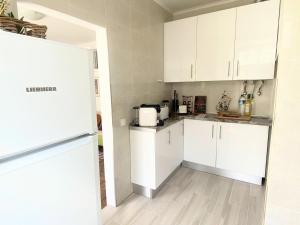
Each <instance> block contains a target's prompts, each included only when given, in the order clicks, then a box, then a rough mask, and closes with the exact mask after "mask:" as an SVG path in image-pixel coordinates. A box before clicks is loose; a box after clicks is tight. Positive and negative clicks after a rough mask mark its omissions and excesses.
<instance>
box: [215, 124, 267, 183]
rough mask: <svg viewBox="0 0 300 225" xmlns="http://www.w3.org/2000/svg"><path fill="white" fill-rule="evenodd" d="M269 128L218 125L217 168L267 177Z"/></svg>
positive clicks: (247, 125)
mask: <svg viewBox="0 0 300 225" xmlns="http://www.w3.org/2000/svg"><path fill="white" fill-rule="evenodd" d="M268 132H269V127H267V126H259V125H249V124H237V123H218V141H217V165H216V167H217V168H220V169H226V170H230V171H233V172H238V173H240V174H245V175H252V176H257V177H265V168H266V157H267V148H268Z"/></svg>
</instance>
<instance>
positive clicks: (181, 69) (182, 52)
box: [164, 17, 197, 82]
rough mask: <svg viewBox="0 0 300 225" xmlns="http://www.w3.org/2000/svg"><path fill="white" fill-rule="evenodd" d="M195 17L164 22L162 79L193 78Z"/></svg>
mask: <svg viewBox="0 0 300 225" xmlns="http://www.w3.org/2000/svg"><path fill="white" fill-rule="evenodd" d="M196 26H197V17H192V18H187V19H183V20H178V21H173V22H169V23H165V33H164V81H165V82H186V81H194V80H195V63H196V36H197V34H196Z"/></svg>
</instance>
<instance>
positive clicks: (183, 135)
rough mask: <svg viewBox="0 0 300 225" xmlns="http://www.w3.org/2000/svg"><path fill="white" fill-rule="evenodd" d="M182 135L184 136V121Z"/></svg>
mask: <svg viewBox="0 0 300 225" xmlns="http://www.w3.org/2000/svg"><path fill="white" fill-rule="evenodd" d="M182 136H184V123H182Z"/></svg>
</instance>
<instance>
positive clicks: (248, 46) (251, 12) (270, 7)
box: [234, 0, 280, 80]
mask: <svg viewBox="0 0 300 225" xmlns="http://www.w3.org/2000/svg"><path fill="white" fill-rule="evenodd" d="M279 2H280V1H279V0H270V1H265V2H260V3H256V4H251V5H247V6H242V7H238V8H237V22H236V41H235V75H234V79H235V80H258V79H260V80H261V79H273V78H274V73H275V61H276V48H277V33H278V20H279V4H280V3H279Z"/></svg>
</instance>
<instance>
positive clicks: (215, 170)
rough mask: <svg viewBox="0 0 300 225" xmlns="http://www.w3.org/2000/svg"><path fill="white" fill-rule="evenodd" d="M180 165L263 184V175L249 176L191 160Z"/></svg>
mask: <svg viewBox="0 0 300 225" xmlns="http://www.w3.org/2000/svg"><path fill="white" fill-rule="evenodd" d="M182 165H183V166H184V167H187V168H190V169H194V170H199V171H202V172H206V173H210V174H215V175H218V176H223V177H227V178H231V179H234V180H239V181H243V182H247V183H252V184H257V185H262V184H263V177H256V176H249V175H244V174H240V173H235V172H232V171H228V170H223V169H218V168H214V167H209V166H204V165H201V164H197V163H193V162H187V161H183V163H182Z"/></svg>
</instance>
